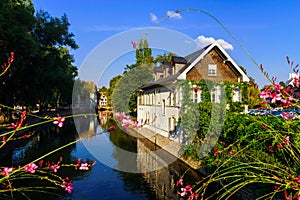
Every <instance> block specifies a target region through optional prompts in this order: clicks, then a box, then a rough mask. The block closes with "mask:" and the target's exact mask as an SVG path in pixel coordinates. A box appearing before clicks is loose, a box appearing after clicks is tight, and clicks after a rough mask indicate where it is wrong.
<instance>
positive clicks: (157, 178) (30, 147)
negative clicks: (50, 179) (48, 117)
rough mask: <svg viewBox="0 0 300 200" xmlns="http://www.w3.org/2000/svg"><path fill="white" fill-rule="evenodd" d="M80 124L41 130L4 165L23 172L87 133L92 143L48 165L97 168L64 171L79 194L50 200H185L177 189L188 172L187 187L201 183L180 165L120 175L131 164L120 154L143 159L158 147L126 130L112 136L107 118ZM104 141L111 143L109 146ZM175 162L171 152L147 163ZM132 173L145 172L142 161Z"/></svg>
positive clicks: (58, 154)
mask: <svg viewBox="0 0 300 200" xmlns="http://www.w3.org/2000/svg"><path fill="white" fill-rule="evenodd" d="M80 120H83V121H84V123H82V124H83V125H82V126H81V127H80V128H78V127H75V125H74V123H73V120H72V119H69V120H67V121H66V122H65V123H64V126H63V127H62V128H59V127H57V126H56V125H52V124H51V125H46V126H43V127H40V129H38V130H36V134H35V135H34V136H33V137H31V138H30V139H27V140H24V142H22V143H21V144H19V145H18V147H17V148H16V149H15V150H14V151H13V152H12V153H11V154H10V156H8V158H6V159H5V160H1V165H2V166H3V165H7V166H12V165H13V166H22V165H24V164H26V163H29V162H31V161H32V160H34V159H36V158H39V157H40V156H42V155H44V154H46V153H48V152H49V151H51V150H53V149H56V148H58V147H60V146H62V145H64V144H67V143H70V142H72V141H75V140H76V139H78V137H79V136H78V134H77V131H78V129H81V131H83V132H85V133H86V134H85V136H86V135H88V138H87V139H84V140H83V141H80V142H77V143H75V144H72V145H70V146H68V147H66V148H64V149H63V150H60V151H59V152H56V153H54V154H52V155H50V156H48V157H47V158H45V159H44V160H48V161H50V162H51V161H53V162H56V161H58V160H59V158H60V157H62V159H63V162H64V163H76V161H77V159H78V158H81V159H82V160H90V161H96V162H97V163H96V164H95V165H94V166H93V168H92V169H91V170H89V171H87V172H78V171H76V170H70V169H69V170H66V169H60V170H61V171H60V173H61V174H63V175H65V176H68V177H70V178H71V179H72V180H73V185H74V191H73V193H72V194H65V195H63V196H62V197H59V198H57V197H55V198H54V197H51V196H47V197H45V198H44V199H61V200H62V199H130V200H134V199H179V195H178V194H177V192H176V190H175V184H176V181H177V180H178V179H179V178H180V176H181V175H182V174H184V173H185V172H186V174H185V177H184V178H185V181H187V182H189V183H191V184H193V183H195V182H196V181H198V180H200V179H201V176H199V174H198V173H197V172H195V171H194V170H192V169H189V167H188V166H187V165H185V164H184V163H182V162H181V161H179V160H175V161H174V162H172V163H171V164H169V165H166V166H165V167H163V168H160V169H158V170H155V171H149V172H145V173H133V172H126V170H125V171H124V170H119V169H121V168H122V166H124V165H128V162H127V161H126V158H124V157H122V156H119V154H118V149H125V150H126V151H129V152H134V153H137V152H153V150H155V149H156V148H157V147H156V146H155V145H154V144H153V143H151V142H148V141H147V140H146V139H142V138H133V137H131V136H129V135H128V134H126V133H125V132H123V131H122V130H120V129H117V130H115V131H112V132H106V131H105V130H106V128H107V127H109V126H111V125H115V124H114V121H113V120H111V119H109V118H107V117H106V116H102V117H101V118H100V120H99V119H97V118H95V117H84V118H82V119H80ZM76 128H77V129H76ZM117 128H118V127H117ZM104 139H105V143H103V141H104ZM95 143H96V144H100V143H101V145H97V148H98V149H97V150H98V151H99V152H103V153H104V154H105V157H108V159H109V160H110V161H109V162H110V163H114V165H115V166H118V167H117V168H114V167H111V166H109V165H108V164H107V163H105V162H102V161H101V159H100V160H99V158H97V156H95V153H93V151H90V149H89V148H87V147H89V145H93V144H95ZM137 155H138V154H137ZM149 155H150V154H149ZM160 155H161V154H160ZM170 157H171V155H169V154H168V153H167V152H165V154H164V157H158V156H154V157H153V154H152V156H149V157H147V158H146V159H147V162H149V163H153V162H154V161H157V160H160V162H163V160H164V159H165V158H167V159H170ZM136 159H137V160H138V159H139V157H138V156H137V158H136ZM103 163H104V164H103ZM120 167H121V168H120ZM130 167H131V168H135V169H137V168H139V166H138V161H136V165H135V166H133V165H132V163H131V164H130ZM188 169H189V170H188Z"/></svg>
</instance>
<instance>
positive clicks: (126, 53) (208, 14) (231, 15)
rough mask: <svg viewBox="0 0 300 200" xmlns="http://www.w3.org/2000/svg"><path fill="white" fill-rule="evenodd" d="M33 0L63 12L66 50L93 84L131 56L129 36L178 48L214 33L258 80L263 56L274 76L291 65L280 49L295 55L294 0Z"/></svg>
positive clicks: (156, 46)
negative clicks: (68, 40) (73, 46)
mask: <svg viewBox="0 0 300 200" xmlns="http://www.w3.org/2000/svg"><path fill="white" fill-rule="evenodd" d="M32 2H33V4H34V6H35V9H36V10H40V9H42V10H45V11H47V12H49V13H50V14H51V15H52V16H54V17H61V16H62V15H63V14H66V15H67V16H68V19H69V22H70V32H72V33H74V35H75V37H74V39H75V41H76V42H77V43H78V45H79V49H77V50H72V51H71V54H73V55H74V59H75V62H74V65H76V66H77V67H78V68H79V74H82V76H83V77H84V76H85V73H88V74H89V75H87V77H86V78H87V79H88V78H91V79H93V81H95V82H97V85H98V87H101V86H103V85H104V86H108V84H109V80H110V79H111V78H112V77H114V76H116V75H118V74H122V73H123V70H124V68H125V66H126V65H127V64H128V65H130V64H133V63H134V62H135V54H134V49H133V46H132V42H138V40H139V39H140V38H147V40H148V39H149V46H150V47H151V48H153V52H154V54H158V53H162V52H170V51H176V53H177V54H178V55H180V56H185V55H187V54H189V53H192V52H193V51H195V50H197V49H199V48H201V47H204V46H205V45H207V44H209V43H211V42H212V41H214V40H218V41H219V42H220V43H221V44H222V45H223V47H224V48H225V49H226V50H227V52H228V53H229V55H230V56H231V57H232V58H233V60H235V61H236V63H237V64H238V65H240V66H243V67H244V68H246V70H247V74H248V76H251V77H252V78H254V79H255V81H256V82H257V83H258V84H259V86H261V87H262V86H263V85H264V84H269V82H268V81H267V80H266V78H265V77H264V76H263V75H262V73H261V72H260V70H259V67H258V66H257V65H260V64H262V65H263V67H264V70H265V71H266V72H268V74H269V76H270V77H273V76H274V77H277V81H278V82H279V81H286V80H287V79H288V77H289V73H291V72H292V70H291V68H290V67H289V65H288V64H287V61H286V56H288V57H289V58H290V60H292V61H294V63H295V64H297V63H300V42H299V32H300V20H299V19H300V12H299V8H300V1H298V0H241V1H238V0H189V1H182V0H163V1H162V0H151V1H150V0H143V1H141V0H139V1H137V0H123V1H120V0H119V1H117V0H109V1H103V0H32ZM176 10H178V11H179V12H175V11H176ZM203 11H204V12H203ZM167 16H169V17H167ZM219 22H220V23H222V24H223V25H224V27H225V29H226V30H225V29H224V27H223V26H222V25H220V23H219ZM188 44H190V45H188ZM245 51H247V53H246V52H245Z"/></svg>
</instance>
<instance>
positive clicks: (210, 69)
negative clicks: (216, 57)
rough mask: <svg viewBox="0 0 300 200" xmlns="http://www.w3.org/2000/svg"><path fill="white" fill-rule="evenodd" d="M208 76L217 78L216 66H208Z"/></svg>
mask: <svg viewBox="0 0 300 200" xmlns="http://www.w3.org/2000/svg"><path fill="white" fill-rule="evenodd" d="M208 76H217V65H216V64H208Z"/></svg>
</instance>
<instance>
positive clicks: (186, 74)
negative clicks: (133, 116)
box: [137, 41, 249, 133]
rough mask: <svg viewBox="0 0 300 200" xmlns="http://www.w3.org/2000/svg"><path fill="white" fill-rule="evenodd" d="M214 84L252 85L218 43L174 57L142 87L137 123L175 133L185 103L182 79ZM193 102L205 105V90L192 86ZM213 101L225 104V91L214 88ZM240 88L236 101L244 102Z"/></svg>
mask: <svg viewBox="0 0 300 200" xmlns="http://www.w3.org/2000/svg"><path fill="white" fill-rule="evenodd" d="M185 79H187V80H190V81H196V82H199V81H200V80H203V79H205V80H211V81H214V82H224V81H227V82H249V77H248V76H247V75H246V74H245V73H244V71H243V70H242V69H241V68H240V67H239V66H238V65H237V64H236V62H235V61H234V60H233V59H232V58H231V57H230V56H229V54H228V53H227V52H226V51H225V49H224V48H223V47H222V46H221V45H220V44H219V43H218V42H217V41H215V42H214V43H212V44H210V45H208V46H206V47H204V48H203V49H200V50H198V51H196V52H194V53H192V54H190V55H188V56H186V57H178V56H173V57H172V59H171V61H170V62H163V63H161V65H160V66H159V67H155V68H154V79H153V80H152V81H150V82H149V83H147V84H145V85H143V86H142V88H141V90H140V93H139V95H138V99H137V101H138V102H137V120H138V121H139V122H142V124H147V125H149V126H151V127H152V128H154V129H155V130H162V131H164V132H168V133H170V132H172V131H174V130H175V126H176V125H177V122H178V119H179V114H180V109H181V106H182V100H183V97H182V95H183V91H182V88H181V87H179V86H178V81H179V80H185ZM191 90H192V94H191V99H192V101H194V102H201V99H202V94H201V90H195V89H193V88H192V87H191ZM210 93H211V101H212V102H216V103H218V102H220V101H221V98H222V97H221V89H220V88H219V87H216V88H213V89H212V90H211V91H210ZM240 93H241V91H240V90H239V88H234V90H233V94H232V95H233V96H232V99H233V101H240V100H241V94H240Z"/></svg>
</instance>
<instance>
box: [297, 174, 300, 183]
mask: <svg viewBox="0 0 300 200" xmlns="http://www.w3.org/2000/svg"><path fill="white" fill-rule="evenodd" d="M297 183H299V184H300V175H299V176H298V179H297Z"/></svg>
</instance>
